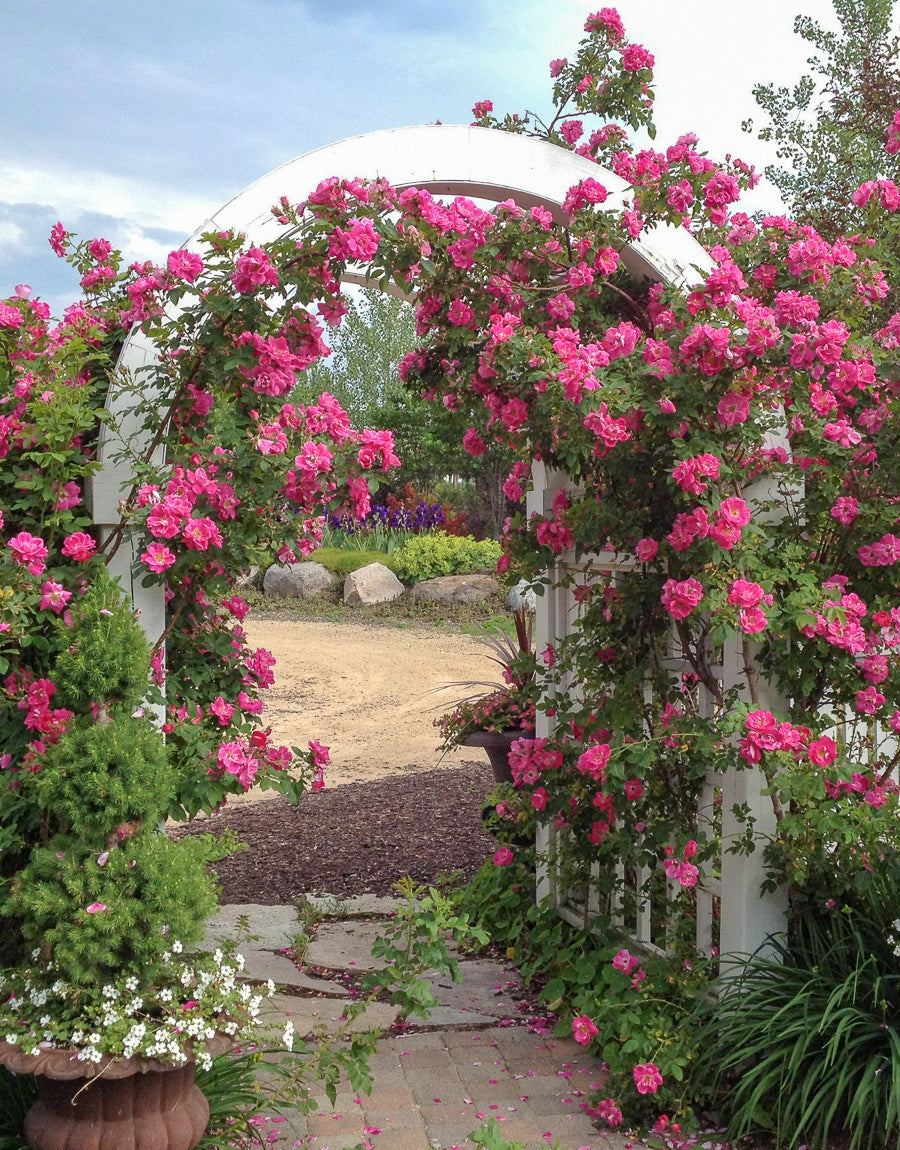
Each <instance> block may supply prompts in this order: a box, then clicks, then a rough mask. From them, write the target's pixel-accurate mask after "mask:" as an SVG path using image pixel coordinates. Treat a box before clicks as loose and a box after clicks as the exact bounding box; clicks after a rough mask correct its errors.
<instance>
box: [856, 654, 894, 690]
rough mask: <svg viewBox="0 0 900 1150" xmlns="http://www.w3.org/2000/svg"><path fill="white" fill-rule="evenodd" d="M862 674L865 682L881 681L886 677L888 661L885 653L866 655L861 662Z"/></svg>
mask: <svg viewBox="0 0 900 1150" xmlns="http://www.w3.org/2000/svg"><path fill="white" fill-rule="evenodd" d="M862 669H863V676H864V678H865V680H866V682H867V683H883V682H884V681H885V679H886V678H887V677H888V671H889V668H888V661H887V657H886V656H885V655H868V656H867V657H866V658H865V659H863V663H862Z"/></svg>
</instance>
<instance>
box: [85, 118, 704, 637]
mask: <svg viewBox="0 0 900 1150" xmlns="http://www.w3.org/2000/svg"><path fill="white" fill-rule="evenodd" d="M331 176H339V177H342V178H347V179H352V178H370V179H373V178H378V177H383V178H385V179H386V180H388V182H389V183H391V184H392V185H393V186H394V187H396V188H406V187H418V188H423V189H427V190H428V191H430V192H431V193H432V194H433V195H437V196H468V197H470V198H473V199H475V198H477V199H483V200H488V201H491V202H494V203H500V202H501V201H503V200H506V199H512V200H514V201H515V202H516V203H517V204H519V205H521V206H522V207H532V206H534V205H541V206H543V207H546V208H547V209H548V210H549V211H550V212H551V213H552V214H553V215H554V218H555V219H556V220H557V221H559V222H563V220H564V216H563V213H562V207H561V205H562V203H563V201H564V199H565V196H566V193H567V192H568V190H569V188H570V187H572V186H573V185H574V184H576V183H578V182H579V181H580V180H583V179H586V178H587V177H593V178H594V179H596V180H598V181H599V182H600V183H602V184H603V185H604V187H605V188H606V189H607V191H608V192H609V200H608V201H607V202H608V204H611V205H613V206H614V205H615V204H616V203H621V202H622V200H623V199H624V198H625V197H626V196H627V193H628V190H629V188H628V184H626V182H625V181H624V180H622V179H621V178H620V177H619V176H617V175H615V174H614V173H613V172H610V171H608V170H607V169H606V168H602V167H599V166H598V165H597V164H595V163H592V162H591V161H590V160H587V159H585V158H584V157H582V156H577V155H575V153H574V152H570V151H568V150H566V149H564V148H560V147H557V146H556V145H554V144H548V143H546V142H544V141H541V140H535V139H532V138H530V137H528V136H517V135H512V134H511V133H509V132H502V131H498V130H496V129H492V128H479V127H472V126H465V125H454V124H428V125H421V126H418V127H408V128H395V129H389V130H386V131H380V132H369V133H367V134H366V135H362V136H353V137H350V138H349V139H346V140H341V141H340V142H339V143H336V144H330V145H328V146H327V147H324V148H317V149H316V150H315V151H312V152H307V153H306V154H305V155H302V156H298V157H297V158H296V159H293V160H290V161H289V162H288V163H286V164H282V165H281V166H280V167H277V168H273V169H272V171H271V172H269V173H267V174H266V175H265V176H263V177H262V178H261V179H259V180H257V181H256V182H255V183H253V184H251V185H250V186H249V187H248V188H245V189H244V191H242V192H240V193H239V194H238V195H237V196H235V197H234V199H232V200H229V201H228V202H227V203H226V204H225V205H224V206H223V207H222V208H220V209H219V210H218V211H217V212H215V213H214V214H213V215H212V216H210V217H209V219H207V220H204V221H203V223H202V224H201V225H200V226H199V227H198V228H197V229H196V231H195V232H194V233H193V235H192V236H191V237H190V238H189V239H188V240H187V241H186V244H185V246H186V247H188V248H194V249H197V248H198V247H199V246H200V236H201V235H203V234H204V233H206V232H210V231H225V230H228V229H232V228H233V229H234V230H235V231H240V232H243V233H245V234H246V236H247V241H248V244H259V243H263V242H265V241H266V240H267V239H269V238H270V237H273V236H274V235H275V234H277V232H278V231H279V229H280V228H281V225H279V224H278V222H277V220H276V219H275V218H274V216H273V215H272V212H271V208H272V205H273V204H275V203H277V202H278V200H279V199H280V197H281V196H287V197H288V199H289V200H290V201H291V202H292V203H298V202H300V201H302V200H304V199H306V197H307V196H308V195H309V193H310V192H311V191H313V190H314V189H315V188H316V187H317V185H318V184H319V183H320V182H321V181H322V180H324V179H327V178H329V177H331ZM622 259H623V262H624V263H625V265H626V266H627V267H628V268H629V270H630V271H631V272H632V274H633V275H634V276H635V278H636V279H645V278H647V279H652V280H656V281H660V280H661V281H665V282H667V283H675V284H679V283H681V284H692V283H693V282H695V281H696V279H697V277H698V273H699V272H701V271H709V270H711V268H712V266H713V265H712V261H711V260H710V257H709V255H708V254H707V253H706V251H705V250H704V249H703V248H702V247H701V246H700V245H699V244H698V243H697V241H696V240H694V238H693V237H692V236H691V235H690V234H689V233H688V232H687V231H685V230H684V229H682V228H672V227H659V228H656V229H654V230H652V231H647V232H646V233H644V234H643V235H642V236H641V237H640V238H639V239H638V240H634V241H632V242H631V243H629V244H628V246H627V248H626V249H624V250H623V252H622ZM346 278H347V279H348V280H349V281H351V282H359V277H358V276H354V275H352V273H351V274H349V275H348V276H347V277H346ZM155 358H156V352H155V349H154V347H153V345H152V344H151V343H150V342H149V341H148V340H147V339H146V338H145V337H144V336H143V335H142V334H141V332H140V331H139V330H138V329H135V330H134V331H133V332H132V333H131V335H130V336H129V337H128V339H127V340H126V342H125V345H124V348H123V350H122V353H121V355H120V357H119V363H118V366H119V368H120V369H122V370H123V371H124V372H126V373H128V374H129V375H130V376H131V377H132V379H134V380H135V381H136V382H137V383H138V385H139V386H142V387H144V388H146V389H148V390H151V389H153V388H154V387H156V386H158V384H157V383H156V382H155V376H154V375H153V374H152V368H153V365H154V362H155ZM148 369H149V370H148ZM123 401H124V396H123V394H122V393H121V392H116V391H115V390H114V391H113V392H112V393H111V395H110V396H109V398H108V401H107V405H108V407H109V410H110V413H111V415H112V416H113V419H114V423H115V425H116V428H117V430H116V431H113V430H111V428H110V427H109V425H104V429H103V434H102V437H101V442H100V449H99V458H100V463H101V467H100V470H99V471H98V472H97V474H96V475H95V476H94V477H93V481H92V483H91V485H90V490H89V493H88V494H89V500H90V506H91V513H92V516H93V520H94V523H95V525H96V526H97V528H98V529H99V532H100V536H101V539H102V538H104V537H106V536H107V535H108V534H109V533H110V532H111V531H113V530H114V529H115V527H116V525H117V524H118V523H119V501H120V500H121V499H123V498H125V497H126V496H127V495H128V494H129V492H130V490H131V486H132V482H133V478H134V476H133V471H132V468H131V466H130V464H129V462H128V459H127V458H126V457H124V456H122V455H121V452H122V447H123V443H125V442H128V443H129V444H130V445H131V447H132V449H133V450H135V451H137V452H140V450H141V446H142V444H141V440H142V438H143V433H142V432H141V431H140V429H139V427H138V426H137V424H136V422H134V421H131V422H130V421H129V420H128V419H127V418H126V417H124V416H123V411H122V408H123V406H124V402H123ZM159 402H160V407H161V408H163V407H164V406H165V396H164V395H163V394H162V393H160V394H159ZM136 560H137V550H136V544H135V542H134V541H133V540H130V539H127V538H126V539H124V540H123V542H122V545H121V546H120V547H119V549H118V551H117V552H116V554H115V555H114V556H113V558H112V560H111V562H110V573H111V574H112V575H113V576H119V577H120V578H121V580H122V584H123V586H124V587H126V588H130V589H131V594H132V597H133V599H134V603H135V607H136V608H138V609H139V610H140V612H141V616H140V617H141V622H142V625H143V627H144V629H145V631H146V633H147V635H148V637H149V639H150V641H151V642H155V641H156V640H157V639H158V638H159V637H160V636H161V635H162V634H163V632H164V629H165V600H164V593H163V589H162V587H160V586H151V587H142V586H141V585H140V581H139V580H134V579H133V578H132V573H133V569H134V564H135V561H136Z"/></svg>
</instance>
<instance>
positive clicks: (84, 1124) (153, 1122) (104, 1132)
mask: <svg viewBox="0 0 900 1150" xmlns="http://www.w3.org/2000/svg"><path fill="white" fill-rule="evenodd" d="M204 1045H205V1049H206V1051H207V1053H209V1054H210V1055H212V1056H213V1057H216V1056H217V1055H219V1054H223V1053H224V1052H225V1051H226V1050H229V1049H231V1047H232V1045H233V1043H232V1040H231V1039H230V1038H227V1037H225V1036H224V1035H218V1034H217V1035H216V1036H215V1037H214V1038H212V1039H210V1040H209V1041H208V1042H206V1043H205V1044H204ZM0 1063H2V1064H3V1065H4V1066H6V1068H7V1070H10V1071H12V1073H13V1074H33V1075H34V1079H35V1082H36V1083H37V1088H38V1097H37V1100H36V1101H35V1103H34V1105H33V1106H32V1107H31V1109H30V1110H29V1111H28V1114H27V1115H26V1117H25V1139H26V1141H27V1143H28V1145H29V1146H30V1147H31V1150H193V1147H195V1146H196V1145H197V1143H198V1142H199V1141H200V1139H201V1138H202V1137H203V1133H204V1131H205V1130H206V1126H207V1123H208V1122H209V1103H208V1102H207V1100H206V1097H205V1095H204V1094H203V1092H202V1091H201V1090H200V1088H199V1087H198V1086H197V1084H196V1082H195V1081H194V1068H195V1064H194V1062H192V1061H191V1062H187V1063H185V1064H184V1065H183V1066H170V1065H168V1064H166V1063H162V1062H157V1061H155V1060H154V1059H149V1058H140V1057H134V1058H111V1057H109V1056H108V1055H106V1056H104V1057H103V1058H102V1059H101V1061H100V1062H98V1063H92V1062H84V1061H79V1060H78V1059H77V1058H76V1057H75V1056H74V1053H73V1052H72V1051H70V1050H62V1049H56V1048H47V1049H41V1050H39V1051H38V1052H37V1053H35V1054H26V1053H25V1051H23V1050H22V1049H21V1048H20V1047H18V1046H11V1045H9V1044H7V1043H4V1042H0Z"/></svg>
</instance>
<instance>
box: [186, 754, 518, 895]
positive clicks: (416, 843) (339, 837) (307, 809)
mask: <svg viewBox="0 0 900 1150" xmlns="http://www.w3.org/2000/svg"><path fill="white" fill-rule="evenodd" d="M494 786H495V784H494V780H493V776H492V774H491V768H490V766H489V765H488V764H487V763H486V762H485V763H474V762H471V763H470V762H467V763H463V764H462V765H461V766H459V767H453V768H449V769H446V770H435V771H414V772H408V773H406V774H403V775H391V776H388V777H386V778H382V779H378V780H377V781H375V782H370V783H347V784H345V785H343V786H339V787H334V788H332V789H327V788H326V789H325V790H324V791H321V792H320V793H319V794H317V795H313V794H309V795H304V796H303V798H302V799H301V800H300V803H299V804H298V805H297V806H292V805H291V804H290V803H289V802H288V801H287V800H286V799H283V798H281V797H277V798H274V799H267V800H263V801H261V802H258V803H252V804H251V803H246V804H243V805H241V806H232V807H226V809H225V810H223V811H221V812H220V813H219V814H216V815H213V816H211V817H210V818H207V819H198V820H197V821H196V822H195V823H193V824H192V827H191V829H190V831H189V832H188V833H191V834H205V833H210V832H211V833H213V834H219V833H221V832H222V831H223V830H225V829H226V828H230V829H232V830H233V831H234V832H235V833H236V835H237V837H238V839H239V840H240V841H241V842H243V843H246V844H247V848H248V849H246V850H242V851H239V852H238V853H237V854H235V855H232V857H231V858H228V859H224V860H223V861H221V862H219V863H217V864H216V872H217V874H218V877H219V882H220V884H221V888H222V891H221V901H222V902H224V903H236V902H237V903H241V902H255V903H266V904H270V905H275V904H278V903H290V902H292V901H294V900H295V899H297V898H298V897H299V896H300V895H303V894H333V895H339V896H341V897H347V896H349V895H355V894H390V893H391V887H392V885H393V884H394V883H395V882H396V881H397V880H398V879H400V878H402V877H403V876H404V875H407V874H408V875H410V876H411V877H412V878H413V879H415V881H416V882H417V883H434V882H436V881H437V880H438V879H439V878H440V877H441V876H443V875H448V874H451V873H454V872H458V873H459V875H460V877H461V878H463V879H467V878H470V877H471V876H472V875H473V874H474V873H475V871H476V870H478V868H479V867H480V866H481V864H482V863H483V862H484V861H485V860H486V859H487V858H489V857H490V856H491V855H492V854H493V852H494V850H495V849H496V843H495V841H494V839H493V838H492V837H491V836H490V835H489V834H487V833H486V832H485V830H484V828H483V827H482V823H481V808H482V807H483V806H484V805H485V800H486V797H487V795H488V794H490V792H491V791H492V790H493V789H494ZM176 833H178V832H176Z"/></svg>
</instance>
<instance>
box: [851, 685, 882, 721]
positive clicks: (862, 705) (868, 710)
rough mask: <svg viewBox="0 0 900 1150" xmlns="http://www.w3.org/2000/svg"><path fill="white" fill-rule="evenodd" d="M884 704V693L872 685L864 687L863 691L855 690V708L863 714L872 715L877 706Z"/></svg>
mask: <svg viewBox="0 0 900 1150" xmlns="http://www.w3.org/2000/svg"><path fill="white" fill-rule="evenodd" d="M883 706H884V695H882V693H881V692H880V691H876V690H875V688H874V687H866V689H865V690H864V691H857V692H856V709H857V711H859V712H860V713H861V714H863V715H874V714H875V713H876V711H877V710H878V708H879V707H883Z"/></svg>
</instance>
